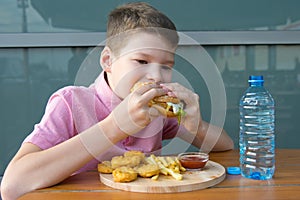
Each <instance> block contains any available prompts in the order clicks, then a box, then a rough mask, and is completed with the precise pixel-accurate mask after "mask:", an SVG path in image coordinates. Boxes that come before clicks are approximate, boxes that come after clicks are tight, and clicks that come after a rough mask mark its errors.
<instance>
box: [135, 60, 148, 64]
mask: <svg viewBox="0 0 300 200" xmlns="http://www.w3.org/2000/svg"><path fill="white" fill-rule="evenodd" d="M137 62H138V63H140V64H143V65H145V64H148V62H147V61H146V60H137Z"/></svg>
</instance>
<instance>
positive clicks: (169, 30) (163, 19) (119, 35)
mask: <svg viewBox="0 0 300 200" xmlns="http://www.w3.org/2000/svg"><path fill="white" fill-rule="evenodd" d="M135 31H146V32H152V33H158V34H159V35H160V36H163V37H164V38H165V39H166V41H168V42H169V43H170V44H171V45H172V47H176V46H177V44H178V41H179V37H178V34H177V30H176V26H175V25H174V23H173V22H172V21H171V20H170V19H169V18H168V17H167V16H166V15H164V14H163V13H161V12H160V11H158V10H157V9H155V8H154V7H152V6H150V5H149V4H147V3H144V2H133V3H127V4H124V5H122V6H119V7H117V8H116V9H114V10H113V11H112V12H111V13H110V14H109V16H108V23H107V41H106V45H107V46H108V47H109V48H111V49H112V51H114V52H115V53H117V52H119V50H120V49H121V48H122V47H124V46H125V45H126V41H127V40H126V38H128V37H129V35H131V33H134V32H135ZM127 33H129V34H127Z"/></svg>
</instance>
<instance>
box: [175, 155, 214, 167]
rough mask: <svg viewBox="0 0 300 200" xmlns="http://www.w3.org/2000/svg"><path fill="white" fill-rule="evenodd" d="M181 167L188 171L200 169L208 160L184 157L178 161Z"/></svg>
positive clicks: (197, 157)
mask: <svg viewBox="0 0 300 200" xmlns="http://www.w3.org/2000/svg"><path fill="white" fill-rule="evenodd" d="M179 161H180V163H181V165H182V166H183V167H185V168H188V169H199V168H200V169H201V168H203V167H204V166H205V164H206V163H207V161H208V158H202V157H199V156H198V155H185V156H182V157H181V158H180V159H179Z"/></svg>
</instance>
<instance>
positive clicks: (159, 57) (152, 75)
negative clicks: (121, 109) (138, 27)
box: [104, 32, 175, 99]
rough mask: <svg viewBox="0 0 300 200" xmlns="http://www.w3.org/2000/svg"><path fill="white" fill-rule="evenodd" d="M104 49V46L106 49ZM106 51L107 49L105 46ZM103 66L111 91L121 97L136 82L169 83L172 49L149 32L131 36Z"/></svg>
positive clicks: (111, 54) (160, 38)
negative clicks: (106, 64)
mask: <svg viewBox="0 0 300 200" xmlns="http://www.w3.org/2000/svg"><path fill="white" fill-rule="evenodd" d="M106 50H107V49H106ZM107 51H110V50H109V49H108V50H107ZM107 53H108V54H109V56H108V57H110V62H107V63H109V66H106V67H104V70H105V71H106V72H107V77H108V81H109V84H110V87H111V88H112V90H113V91H114V92H115V93H116V94H117V95H118V96H119V97H120V98H122V99H123V98H125V97H126V96H127V95H128V94H129V93H130V89H131V88H132V87H133V85H134V84H135V83H136V82H140V81H141V82H149V81H151V82H157V83H161V82H170V81H171V77H172V67H173V65H174V53H175V48H174V47H172V46H171V45H170V44H169V43H168V42H166V41H165V40H164V39H163V38H162V37H158V36H157V35H154V34H149V33H145V32H142V33H137V34H134V36H131V37H130V39H129V41H128V42H127V45H126V46H124V48H122V49H121V51H120V56H118V57H115V56H114V55H113V52H107Z"/></svg>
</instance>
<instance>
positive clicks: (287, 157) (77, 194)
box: [21, 149, 300, 200]
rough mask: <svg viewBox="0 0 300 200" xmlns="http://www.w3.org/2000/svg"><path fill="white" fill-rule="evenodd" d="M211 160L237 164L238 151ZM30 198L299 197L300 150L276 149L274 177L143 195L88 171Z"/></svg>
mask: <svg viewBox="0 0 300 200" xmlns="http://www.w3.org/2000/svg"><path fill="white" fill-rule="evenodd" d="M210 159H211V160H213V161H215V162H218V163H220V164H222V165H223V166H224V167H228V166H238V164H239V160H238V159H239V155H238V151H237V150H232V151H227V152H221V153H210ZM21 199H22V200H26V199H30V200H34V199H39V200H40V199H41V200H47V199H55V200H59V199H66V200H69V199H72V200H76V199H85V200H89V199H93V200H94V199H105V200H106V199H119V200H121V199H136V200H140V199H156V200H158V199H159V200H164V199H165V200H167V199H168V200H169V199H181V200H189V199H203V200H210V199H213V200H216V199H229V200H234V199H243V200H244V199H251V200H259V199H270V200H273V199H284V200H285V199H297V200H299V199H300V149H279V150H277V152H276V172H275V175H274V177H273V179H271V180H268V181H257V180H251V179H246V178H243V177H241V176H240V175H226V178H225V180H224V181H223V182H221V183H220V184H218V185H215V186H214V187H211V188H207V189H203V190H197V191H193V192H183V193H172V194H146V193H135V192H125V191H121V190H117V189H113V188H110V187H108V186H105V185H104V184H102V183H101V182H100V181H99V175H98V173H97V171H90V172H86V173H82V174H78V175H75V176H73V177H70V178H68V179H67V180H65V181H63V182H62V183H60V184H58V185H56V186H53V187H50V188H45V189H41V190H37V191H34V192H31V193H29V194H26V195H25V196H23V197H22V198H21Z"/></svg>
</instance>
